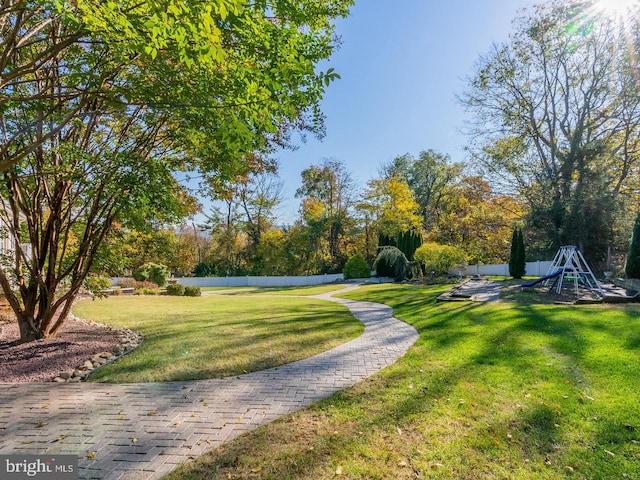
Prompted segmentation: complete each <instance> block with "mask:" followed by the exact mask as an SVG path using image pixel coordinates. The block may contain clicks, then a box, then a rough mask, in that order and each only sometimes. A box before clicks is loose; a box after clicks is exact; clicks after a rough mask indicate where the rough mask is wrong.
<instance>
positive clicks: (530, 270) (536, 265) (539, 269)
mask: <svg viewBox="0 0 640 480" xmlns="http://www.w3.org/2000/svg"><path fill="white" fill-rule="evenodd" d="M551 265H553V261H544V262H540V261H538V262H527V270H526V273H525V275H529V276H533V277H541V276H542V275H545V274H546V273H547V271H548V270H549V268H551ZM463 273H464V274H465V275H503V276H506V277H508V276H509V264H507V263H503V264H501V265H469V266H467V268H466V269H465V270H464V272H463Z"/></svg>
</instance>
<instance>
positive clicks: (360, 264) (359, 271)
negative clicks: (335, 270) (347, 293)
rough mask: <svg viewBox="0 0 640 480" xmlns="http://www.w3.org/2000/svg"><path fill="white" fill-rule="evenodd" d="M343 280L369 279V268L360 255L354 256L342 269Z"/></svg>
mask: <svg viewBox="0 0 640 480" xmlns="http://www.w3.org/2000/svg"><path fill="white" fill-rule="evenodd" d="M342 273H343V274H344V278H345V279H349V278H369V277H370V276H371V267H370V266H369V264H368V263H367V260H366V259H365V258H364V255H362V254H361V253H357V254H355V255H354V256H353V257H351V258H350V259H349V260H347V263H345V264H344V268H343V269H342Z"/></svg>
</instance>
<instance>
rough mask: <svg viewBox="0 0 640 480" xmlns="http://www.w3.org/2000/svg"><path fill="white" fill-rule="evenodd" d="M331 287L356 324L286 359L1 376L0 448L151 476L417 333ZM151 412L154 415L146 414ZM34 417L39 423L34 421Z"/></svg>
mask: <svg viewBox="0 0 640 480" xmlns="http://www.w3.org/2000/svg"><path fill="white" fill-rule="evenodd" d="M350 288H353V287H350ZM334 293H335V292H334ZM330 295H331V294H321V295H316V296H315V297H316V298H321V299H325V300H331V301H334V302H338V303H341V304H343V305H346V306H347V307H348V308H349V309H350V310H351V312H352V313H353V315H354V316H355V317H356V318H358V319H359V320H360V321H362V323H364V325H365V331H364V333H363V334H362V335H361V336H360V337H359V338H357V339H354V340H352V341H350V342H347V343H345V344H343V345H340V346H339V347H337V348H334V349H332V350H330V351H328V352H324V353H321V354H319V355H315V356H313V357H310V358H307V359H304V360H301V361H299V362H295V363H292V364H288V365H283V366H280V367H276V368H272V369H269V370H266V371H262V372H254V373H250V374H246V375H241V376H236V377H231V378H225V379H211V380H198V381H193V382H170V383H163V384H159V383H155V384H127V385H104V384H88V383H83V384H77V383H76V384H55V383H51V384H15V385H14V384H0V433H2V436H1V437H0V438H1V440H0V453H2V454H10V453H14V452H20V453H45V452H49V453H51V452H67V453H69V452H71V454H77V455H79V465H78V466H79V469H78V474H79V478H80V479H94V478H95V479H99V480H121V479H122V480H125V479H126V480H138V479H145V480H155V479H158V478H161V477H162V476H163V475H164V474H166V473H168V472H169V471H171V470H173V469H174V468H175V467H176V466H177V465H178V464H180V463H183V462H185V461H187V460H188V459H189V458H192V457H194V456H197V455H200V454H202V453H204V452H205V451H207V450H209V449H210V448H213V447H215V446H218V445H220V444H221V443H223V442H225V441H228V440H230V439H232V438H235V437H237V436H239V435H240V434H242V433H243V432H245V431H248V430H252V429H254V428H257V427H258V426H260V425H263V424H265V423H268V422H271V421H273V420H275V419H276V418H278V417H280V416H282V415H286V414H288V413H291V412H294V411H296V410H299V409H301V408H304V407H306V406H308V405H310V404H311V403H313V402H315V401H318V400H320V399H322V398H326V397H328V396H329V395H331V394H333V393H335V392H337V391H338V390H340V389H342V388H346V387H348V386H351V385H353V384H355V383H357V382H359V381H361V380H363V379H364V378H366V377H368V376H370V375H372V374H373V373H375V372H377V371H378V370H380V369H382V368H384V367H386V366H388V365H390V364H391V363H393V362H394V361H395V360H397V359H398V358H399V357H400V356H401V355H403V354H404V352H406V350H407V349H408V348H409V347H410V346H411V345H412V344H413V343H414V342H415V341H416V340H417V338H418V334H417V332H416V330H415V329H414V328H413V327H411V326H409V325H407V324H406V323H403V322H401V321H399V320H397V319H395V318H393V317H392V310H391V309H390V308H389V307H387V306H384V305H380V304H374V303H370V302H356V301H353V300H344V299H338V298H330ZM205 403H206V404H207V406H205V405H204V404H205ZM44 405H46V408H43V406H44ZM152 411H153V412H157V414H154V415H148V413H149V412H152ZM40 423H46V425H41V426H40V428H35V427H37V426H38V425H39V424H40ZM61 435H63V436H65V437H64V438H63V439H62V440H59V441H54V440H56V439H57V438H58V436H61ZM133 439H135V442H134V441H133ZM89 453H92V454H95V457H94V458H88V456H87V455H88V454H89Z"/></svg>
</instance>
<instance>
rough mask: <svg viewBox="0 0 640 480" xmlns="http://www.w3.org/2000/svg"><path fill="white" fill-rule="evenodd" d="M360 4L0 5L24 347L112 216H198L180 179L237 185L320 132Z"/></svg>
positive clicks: (139, 221)
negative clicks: (339, 49) (193, 174)
mask: <svg viewBox="0 0 640 480" xmlns="http://www.w3.org/2000/svg"><path fill="white" fill-rule="evenodd" d="M351 3H352V2H351V1H350V0H338V1H325V0H296V1H280V0H275V1H273V2H268V3H267V2H262V1H257V2H251V3H246V2H240V1H239V0H215V1H213V2H195V3H193V2H191V3H188V4H185V3H184V2H180V1H176V0H162V1H159V2H133V1H128V0H125V1H122V2H102V1H97V0H95V1H93V0H86V1H71V0H69V1H65V0H36V1H32V2H20V1H17V0H9V1H7V2H4V3H3V4H2V6H0V36H1V37H0V40H1V41H0V73H1V77H0V78H1V80H0V81H1V82H2V83H1V84H0V85H1V92H0V94H1V95H2V96H1V98H0V135H2V138H3V142H2V146H1V147H0V172H3V173H2V178H1V182H0V183H1V187H0V197H1V198H3V200H4V208H3V209H1V210H2V211H1V212H0V217H1V220H2V224H3V227H4V229H5V230H6V231H7V234H8V235H9V236H10V237H11V238H12V239H13V240H14V243H15V244H16V251H15V254H14V255H13V258H12V259H11V262H8V263H7V262H5V264H4V265H3V266H2V267H1V268H0V284H1V285H2V288H3V290H4V293H5V295H6V296H7V299H8V301H9V303H10V304H11V306H12V307H13V309H14V310H15V312H16V314H17V316H18V320H19V323H20V326H21V335H22V338H23V339H24V340H28V339H33V338H38V337H46V336H49V335H55V333H56V331H57V330H58V329H59V328H60V326H61V324H62V322H63V321H64V319H65V317H66V315H67V313H68V311H69V308H70V305H71V302H72V301H73V299H74V298H75V296H76V294H77V293H78V291H79V289H80V286H81V284H82V280H83V278H84V277H85V276H86V275H87V274H88V272H89V271H90V270H91V266H92V263H93V259H94V258H95V255H96V252H97V250H98V248H99V246H100V244H101V243H102V241H103V240H104V239H105V238H107V237H108V236H109V234H110V233H111V232H112V231H113V226H114V225H115V224H116V222H119V225H121V227H122V228H131V227H135V228H145V226H149V225H150V224H153V223H154V222H162V221H170V220H176V219H179V218H180V217H182V216H183V215H184V214H186V213H188V212H189V211H193V208H194V205H195V203H194V201H193V200H192V199H190V197H189V194H188V192H187V191H186V189H185V188H184V187H182V186H181V185H180V184H179V183H178V182H177V181H176V179H175V177H174V172H176V171H178V170H193V171H198V172H201V173H204V174H207V175H210V176H213V177H215V178H223V179H224V178H232V177H235V176H238V175H244V174H247V173H249V172H251V171H255V170H259V169H261V168H263V165H264V164H265V160H264V154H265V153H268V152H269V151H270V149H272V148H273V147H274V146H276V145H288V144H289V141H290V135H291V132H292V131H295V130H298V131H311V132H314V133H316V134H318V135H322V133H323V125H322V121H323V118H322V114H321V112H320V109H319V102H320V99H321V97H322V95H323V93H324V91H325V88H326V87H327V86H328V85H329V83H330V82H331V81H332V80H333V79H335V78H337V74H336V73H335V72H333V71H332V70H331V69H329V70H327V71H326V72H324V71H317V70H316V67H317V64H318V62H319V61H320V60H323V59H326V58H328V57H329V56H330V54H331V52H332V49H333V47H334V38H333V26H332V20H333V19H334V18H336V17H337V16H341V15H346V14H347V13H348V8H349V6H350V5H351ZM26 245H28V247H27V246H26ZM14 284H17V285H18V287H19V288H18V294H16V293H14V290H13V288H12V286H13V285H14Z"/></svg>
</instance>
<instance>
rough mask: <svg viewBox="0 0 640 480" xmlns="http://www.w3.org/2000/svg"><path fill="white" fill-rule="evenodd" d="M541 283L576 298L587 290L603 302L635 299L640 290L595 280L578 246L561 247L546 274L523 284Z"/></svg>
mask: <svg viewBox="0 0 640 480" xmlns="http://www.w3.org/2000/svg"><path fill="white" fill-rule="evenodd" d="M538 284H542V285H544V286H549V284H551V286H550V287H549V293H551V292H555V293H556V294H558V295H560V294H561V293H563V292H566V291H567V290H569V291H573V293H574V296H575V298H576V299H579V298H581V297H582V298H584V295H583V294H582V292H584V291H585V289H586V290H587V291H588V292H590V293H591V294H593V295H595V297H594V298H593V300H597V301H604V302H624V301H633V300H634V299H635V298H636V297H637V295H638V292H636V291H628V290H625V289H622V288H618V287H616V286H615V285H613V284H601V283H599V282H598V280H596V277H595V275H594V274H593V272H592V271H591V268H590V267H589V264H588V263H587V261H586V260H585V258H584V256H583V255H582V252H580V249H579V248H578V247H577V246H575V245H566V246H563V247H560V249H559V250H558V252H557V253H556V256H555V258H554V259H553V263H552V265H551V267H549V270H548V271H547V273H546V275H543V276H542V277H540V278H537V279H535V280H532V281H530V282H526V283H523V284H522V285H521V286H522V287H523V288H528V287H534V286H535V285H538Z"/></svg>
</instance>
